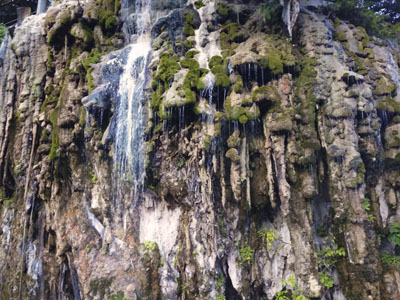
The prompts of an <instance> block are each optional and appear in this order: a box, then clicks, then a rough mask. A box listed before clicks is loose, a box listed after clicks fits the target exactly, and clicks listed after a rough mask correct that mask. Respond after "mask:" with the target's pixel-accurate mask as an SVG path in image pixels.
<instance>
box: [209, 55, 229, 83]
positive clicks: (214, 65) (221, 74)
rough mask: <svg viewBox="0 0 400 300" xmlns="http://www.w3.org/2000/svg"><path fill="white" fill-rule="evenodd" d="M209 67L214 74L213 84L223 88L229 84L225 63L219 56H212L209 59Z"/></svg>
mask: <svg viewBox="0 0 400 300" xmlns="http://www.w3.org/2000/svg"><path fill="white" fill-rule="evenodd" d="M209 67H210V69H211V72H212V73H213V74H214V75H215V85H216V86H221V87H223V88H228V87H229V86H230V80H229V77H228V75H227V68H226V63H225V62H224V60H223V58H222V57H220V56H213V57H212V58H211V59H210V62H209Z"/></svg>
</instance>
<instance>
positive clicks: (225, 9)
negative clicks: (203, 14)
mask: <svg viewBox="0 0 400 300" xmlns="http://www.w3.org/2000/svg"><path fill="white" fill-rule="evenodd" d="M230 11H231V7H230V6H227V5H225V4H224V3H218V5H217V13H218V14H219V15H220V16H224V17H225V16H227V15H228V14H229V12H230Z"/></svg>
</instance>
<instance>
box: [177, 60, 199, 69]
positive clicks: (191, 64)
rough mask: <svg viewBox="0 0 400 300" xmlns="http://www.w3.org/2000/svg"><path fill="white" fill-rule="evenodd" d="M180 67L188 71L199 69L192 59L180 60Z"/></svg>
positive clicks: (195, 61)
mask: <svg viewBox="0 0 400 300" xmlns="http://www.w3.org/2000/svg"><path fill="white" fill-rule="evenodd" d="M181 66H182V67H184V68H188V69H190V70H195V69H199V68H200V65H199V63H198V62H197V60H195V59H193V58H184V59H182V60H181Z"/></svg>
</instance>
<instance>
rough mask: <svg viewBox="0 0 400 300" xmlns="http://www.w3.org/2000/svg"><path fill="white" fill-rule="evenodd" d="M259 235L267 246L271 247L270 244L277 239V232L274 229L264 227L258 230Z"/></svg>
mask: <svg viewBox="0 0 400 300" xmlns="http://www.w3.org/2000/svg"><path fill="white" fill-rule="evenodd" d="M258 235H259V237H261V239H262V240H263V242H265V243H266V244H267V248H268V249H271V248H272V245H273V244H274V243H275V242H276V241H278V234H277V233H276V231H275V230H274V229H270V230H266V229H265V228H263V229H260V230H259V231H258Z"/></svg>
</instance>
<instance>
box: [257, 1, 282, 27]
mask: <svg viewBox="0 0 400 300" xmlns="http://www.w3.org/2000/svg"><path fill="white" fill-rule="evenodd" d="M260 12H261V14H262V15H263V16H264V20H265V21H266V22H267V23H273V22H277V21H279V18H280V17H281V14H282V6H281V5H280V3H279V1H278V0H267V1H266V2H265V3H264V4H262V5H261V7H260Z"/></svg>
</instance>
